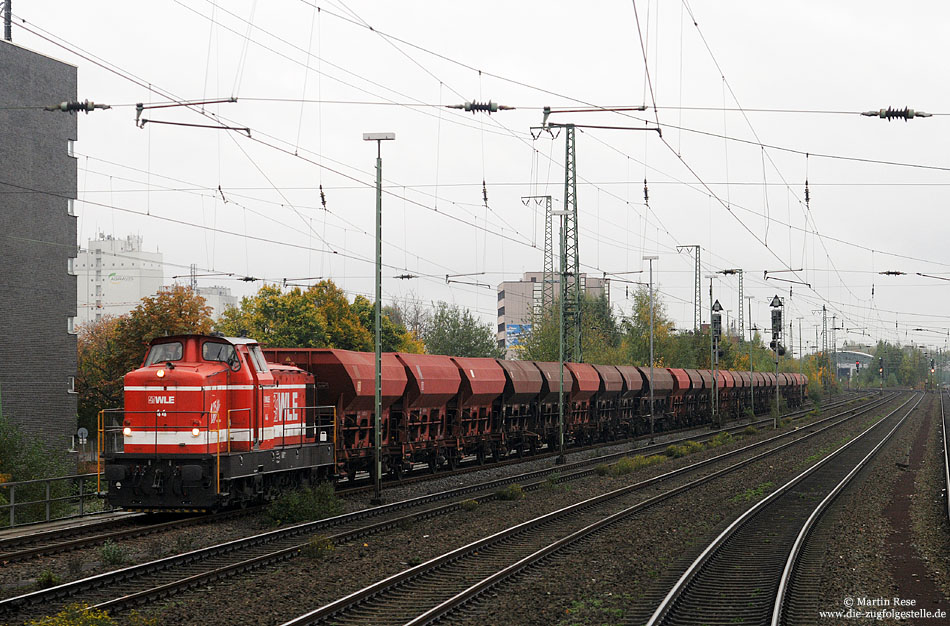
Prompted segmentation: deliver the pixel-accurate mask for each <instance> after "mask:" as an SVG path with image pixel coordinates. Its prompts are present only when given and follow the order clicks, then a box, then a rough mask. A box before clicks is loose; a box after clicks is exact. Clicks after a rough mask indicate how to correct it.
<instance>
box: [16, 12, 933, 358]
mask: <svg viewBox="0 0 950 626" xmlns="http://www.w3.org/2000/svg"><path fill="white" fill-rule="evenodd" d="M894 9H895V7H894V5H893V3H884V2H876V1H872V2H819V1H803V2H795V3H777V2H762V1H761V0H759V1H752V0H746V1H732V2H721V1H718V2H712V1H710V0H691V1H690V2H686V1H683V2H676V1H673V0H666V1H661V2H657V1H653V2H647V1H646V0H639V1H637V2H635V3H634V2H620V1H614V2H606V1H597V2H563V1H550V0H549V1H545V2H538V1H527V0H526V1H521V2H496V1H487V2H480V3H474V4H473V3H460V2H422V1H418V0H402V1H400V2H378V1H377V2H369V1H362V0H270V1H267V2H261V1H257V0H241V1H238V0H231V1H228V2H215V1H211V0H176V1H165V0H159V1H157V2H150V3H141V2H119V1H109V2H105V1H103V2H95V3H65V2H61V1H58V0H57V1H54V0H14V3H13V13H14V16H15V23H14V33H13V34H14V42H15V43H17V44H19V45H22V46H25V47H27V48H31V49H34V50H37V51H40V52H43V53H46V54H49V55H51V56H53V57H56V58H59V59H62V60H64V61H67V62H69V63H73V64H75V65H76V66H78V68H79V98H80V99H90V100H94V101H96V102H103V103H108V104H112V105H113V108H112V109H111V110H109V111H96V112H94V113H92V114H89V115H81V116H80V120H79V141H78V142H77V144H76V155H77V158H78V168H79V202H77V209H78V213H79V243H81V244H82V245H85V243H86V241H87V240H88V239H89V238H90V237H93V236H94V235H95V234H96V233H97V232H103V233H106V234H112V235H115V236H118V237H122V236H125V235H127V234H130V233H139V234H141V235H142V236H143V237H144V239H145V246H146V248H148V249H151V250H153V249H155V248H156V247H157V248H159V249H160V250H161V251H162V252H163V253H164V259H165V262H166V267H165V276H166V281H168V282H171V279H172V276H175V275H179V274H187V271H188V269H187V268H188V266H189V264H191V263H196V264H197V265H198V266H199V268H201V269H200V271H201V272H202V273H211V272H229V273H234V274H235V277H242V276H253V277H257V278H264V279H267V280H268V281H279V280H281V279H284V278H287V279H297V280H296V281H294V282H299V283H306V282H308V281H307V280H306V279H308V278H311V279H313V278H314V277H326V278H332V279H333V280H334V281H335V282H336V283H337V284H338V285H340V286H341V287H343V288H344V289H345V290H346V291H347V293H348V294H349V295H350V296H351V297H352V296H354V295H356V294H366V295H370V294H371V293H372V292H373V278H372V277H373V254H374V244H373V236H374V208H375V200H374V198H375V194H374V191H373V185H374V176H375V174H374V160H375V156H376V146H375V144H371V143H367V142H364V141H362V133H363V132H372V131H391V132H394V133H396V141H394V142H387V143H385V144H384V145H383V159H384V167H383V170H384V171H383V176H384V185H385V197H384V216H385V217H384V242H385V243H384V263H385V265H386V267H385V269H384V273H383V274H384V299H386V300H390V299H392V298H394V297H400V298H401V297H407V296H408V297H412V298H417V299H419V300H422V301H424V302H430V301H433V300H447V301H450V302H456V303H459V304H461V305H464V306H466V307H470V308H472V309H474V310H476V311H477V312H478V313H479V315H480V316H481V317H482V318H483V319H484V320H485V321H487V322H490V323H492V324H494V323H495V302H496V297H495V286H496V285H497V284H498V283H499V282H501V281H502V280H512V279H517V278H518V277H519V276H520V274H521V273H522V272H524V271H537V270H540V269H541V266H542V253H543V241H544V234H543V225H544V220H543V211H542V212H540V213H539V207H538V206H536V205H534V204H532V203H529V204H528V205H527V206H526V205H525V204H524V203H523V202H522V201H521V197H522V196H525V195H534V194H550V195H552V196H554V198H555V203H556V205H557V206H559V205H560V204H561V203H562V202H563V193H564V191H563V176H564V174H563V164H564V136H563V135H560V136H558V137H555V138H553V139H552V138H551V137H549V136H546V135H543V136H541V137H539V138H537V139H535V138H534V137H533V136H532V134H531V132H530V128H531V127H532V126H537V125H539V124H540V123H541V118H542V113H541V107H544V106H551V107H555V108H557V107H561V108H571V109H577V108H585V107H591V106H598V107H621V106H637V105H641V104H645V105H647V107H648V110H647V111H645V112H642V113H639V112H622V113H618V112H594V113H591V112H584V113H557V114H554V115H552V118H551V119H552V121H557V122H574V123H577V124H588V125H601V126H631V127H642V126H644V124H645V123H649V125H651V126H655V125H656V123H657V121H659V124H660V126H661V127H662V131H663V132H662V137H660V136H659V135H658V134H657V133H656V132H653V131H631V130H608V129H585V130H583V131H582V132H581V131H579V132H578V134H577V172H578V207H579V212H580V214H579V222H580V256H581V263H582V266H583V269H584V271H586V272H588V274H590V275H604V273H606V275H607V277H608V278H613V279H614V281H613V283H612V286H611V300H612V302H613V303H614V304H615V305H616V306H617V307H619V308H620V309H623V310H628V308H629V305H630V302H631V300H629V299H627V297H626V289H625V288H626V287H628V286H629V287H630V288H631V292H632V289H633V288H635V287H636V285H628V284H625V283H623V282H620V280H619V279H627V280H646V274H645V273H643V274H637V273H631V272H638V271H640V270H643V269H645V263H644V261H642V260H641V259H642V256H643V255H644V254H657V255H659V256H660V259H659V261H658V262H657V263H656V265H655V269H656V280H657V282H658V284H659V286H660V290H661V292H662V294H663V297H664V299H665V302H666V304H667V308H668V312H669V314H670V315H671V316H672V317H673V318H674V319H675V320H676V322H677V325H678V326H679V327H682V328H689V327H691V326H692V318H693V314H692V289H693V282H692V281H693V275H692V267H693V266H692V259H691V258H690V257H689V256H688V255H687V254H686V253H677V251H676V246H677V245H684V244H700V245H701V246H702V260H703V265H704V269H703V273H704V274H705V273H709V272H714V271H717V270H720V269H724V268H731V267H739V268H743V269H744V270H745V271H746V278H747V280H746V294H747V295H752V296H755V299H754V301H753V306H752V316H753V322H757V323H759V324H760V325H761V324H764V323H766V322H767V315H768V306H767V305H768V301H769V299H770V298H771V296H772V295H774V294H775V293H778V294H780V295H783V296H786V297H788V296H789V295H790V292H789V288H790V286H791V297H790V298H788V299H787V300H786V302H787V304H788V305H789V315H790V317H791V318H797V317H803V318H804V319H803V321H802V326H803V330H804V333H803V334H804V337H805V340H806V341H808V342H809V343H812V344H813V343H814V341H815V331H814V329H815V327H816V325H817V324H819V323H820V313H818V314H816V313H815V311H816V310H817V311H820V309H821V307H822V305H823V304H824V305H825V306H827V307H828V310H829V321H828V323H829V326H830V325H831V319H830V317H831V315H832V314H835V315H837V319H838V321H839V323H840V325H841V326H842V327H843V330H841V331H839V332H838V339H839V342H840V341H843V340H844V339H851V340H855V341H873V340H876V339H878V338H885V339H890V340H892V341H893V340H899V341H900V342H902V343H909V342H911V341H914V342H917V343H924V344H928V345H933V346H939V347H945V346H946V341H947V338H948V329H950V309H948V305H950V284H947V282H946V280H941V279H940V278H930V277H922V276H918V275H916V274H915V273H917V272H919V273H922V274H927V275H930V276H935V277H941V278H944V279H947V278H950V255H948V252H947V250H948V246H947V243H946V236H947V228H946V227H945V225H944V224H945V221H946V213H947V212H946V208H947V203H948V200H950V174H948V172H950V154H948V146H950V142H948V141H947V139H948V138H950V124H948V121H950V117H948V114H950V81H948V80H947V79H946V75H947V70H946V59H947V58H948V56H950V55H948V54H947V53H948V40H950V38H948V36H947V25H948V24H950V15H948V14H950V5H948V4H947V3H945V2H915V3H913V4H912V5H907V6H903V5H902V6H901V7H900V9H899V10H894ZM644 55H645V56H646V62H645V61H644ZM645 68H648V72H647V71H645ZM647 75H648V76H649V79H647ZM231 97H235V98H237V102H236V103H226V104H211V105H206V106H203V107H201V106H196V107H192V108H185V107H176V108H163V109H152V110H148V111H146V113H145V115H144V117H146V118H147V119H152V120H162V121H175V122H184V123H190V124H216V123H218V121H220V123H224V124H226V125H228V126H234V127H248V128H250V130H251V137H250V138H248V137H247V136H246V135H244V134H243V133H241V132H239V131H223V130H209V129H203V128H193V127H186V126H172V125H159V124H151V123H150V124H146V125H145V127H144V129H140V128H138V127H136V124H135V108H134V103H136V102H145V103H164V102H168V101H169V100H176V101H182V100H187V101H199V100H210V99H222V98H225V99H226V98H231ZM465 100H478V101H487V100H493V101H495V102H499V103H501V104H504V105H508V106H513V107H517V109H516V110H514V111H503V112H499V113H497V114H494V115H492V116H490V117H489V116H487V115H472V114H467V113H464V112H460V111H455V110H450V109H445V108H440V107H439V106H438V105H440V104H442V105H445V104H457V103H461V102H463V101H465ZM0 104H2V94H0ZM38 104H47V103H38ZM654 104H655V105H656V109H654ZM888 106H894V107H905V106H909V107H911V108H915V109H919V110H923V111H927V112H932V113H934V114H935V115H934V117H931V118H926V119H914V120H911V121H909V122H904V121H891V122H887V121H885V120H881V119H876V118H868V117H862V116H860V115H857V114H856V112H860V111H866V110H869V109H879V108H883V107H888ZM50 115H54V113H51V114H50ZM806 154H808V155H810V156H807V157H806ZM806 178H807V179H808V181H809V187H810V206H807V207H806V205H805V201H804V197H805V180H806ZM644 179H646V180H647V184H648V186H649V207H647V206H645V204H644V193H643V181H644ZM483 180H484V181H485V183H484V189H485V192H486V193H487V199H488V201H487V205H486V203H485V202H484V199H483V183H482V181H483ZM321 185H322V187H323V190H324V194H325V199H326V208H325V209H324V207H323V205H322V203H321V197H320V193H319V191H318V188H319V186H321ZM219 189H220V191H219ZM799 268H801V271H798V272H794V273H793V272H785V273H781V274H775V276H777V277H781V278H786V279H792V280H798V281H801V282H802V283H808V284H809V285H810V286H806V285H805V284H794V285H792V284H791V283H788V282H777V281H772V280H768V281H766V280H765V279H764V271H765V270H769V271H770V272H771V271H775V270H783V269H784V270H788V269H795V270H797V269H799ZM885 270H899V271H904V272H907V273H908V275H906V276H896V277H894V276H883V275H880V274H878V272H881V271H885ZM407 273H409V274H415V275H418V276H419V278H415V279H412V280H397V279H395V278H394V277H395V276H396V275H399V274H407ZM447 274H452V275H457V274H458V275H466V276H463V277H459V278H458V279H457V280H459V281H463V282H467V283H472V284H462V283H451V284H447V283H446V275H447ZM309 282H313V281H312V280H311V281H309ZM201 284H206V285H208V284H223V285H227V286H229V287H231V288H232V290H233V291H234V292H235V293H236V294H238V295H247V294H249V293H252V292H253V291H255V290H256V288H257V287H259V286H260V284H261V283H260V282H253V283H245V282H241V281H238V280H236V279H235V278H227V277H209V278H202V279H201ZM484 285H488V286H489V287H486V286H484ZM708 289H709V281H708V280H705V279H704V280H703V288H702V290H703V301H704V308H705V309H708V305H709V303H708V300H707V297H708V296H707V294H708ZM714 289H715V296H716V297H717V298H718V299H719V300H720V301H721V302H722V304H723V306H725V307H726V308H727V309H729V310H730V311H731V318H732V319H734V317H735V315H736V310H737V308H738V293H737V283H736V280H735V279H734V278H733V277H722V278H721V279H719V280H717V281H715V284H714ZM872 294H873V295H872ZM743 311H744V315H747V313H745V306H744V307H743ZM705 317H706V318H708V313H706V314H705ZM915 328H916V329H921V328H922V329H925V330H913V329H915ZM795 332H796V334H797V332H798V328H797V325H796V327H795ZM794 343H795V351H796V352H797V351H798V350H797V344H798V339H797V337H796V339H795V342H794Z"/></svg>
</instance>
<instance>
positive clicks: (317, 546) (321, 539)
mask: <svg viewBox="0 0 950 626" xmlns="http://www.w3.org/2000/svg"><path fill="white" fill-rule="evenodd" d="M334 549H335V546H334V545H333V541H331V540H330V539H328V538H327V537H325V536H323V535H314V536H313V537H311V538H310V540H309V541H307V545H306V546H304V548H303V550H301V552H302V553H303V555H304V556H307V557H309V558H311V559H314V560H317V561H322V560H323V559H325V558H326V557H327V556H329V555H330V553H331V552H333V550H334Z"/></svg>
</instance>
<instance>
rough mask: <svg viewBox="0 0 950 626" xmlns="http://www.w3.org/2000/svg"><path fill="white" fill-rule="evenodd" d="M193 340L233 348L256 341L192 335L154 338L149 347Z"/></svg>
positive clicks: (241, 338) (245, 338) (244, 338)
mask: <svg viewBox="0 0 950 626" xmlns="http://www.w3.org/2000/svg"><path fill="white" fill-rule="evenodd" d="M193 338H200V339H213V340H215V341H222V342H226V343H230V344H232V345H235V346H245V345H249V344H256V343H257V339H251V338H250V337H224V336H220V335H197V334H192V335H168V336H167V337H156V338H155V339H152V341H151V343H150V345H154V344H156V343H164V342H166V341H175V340H177V341H183V340H185V339H193Z"/></svg>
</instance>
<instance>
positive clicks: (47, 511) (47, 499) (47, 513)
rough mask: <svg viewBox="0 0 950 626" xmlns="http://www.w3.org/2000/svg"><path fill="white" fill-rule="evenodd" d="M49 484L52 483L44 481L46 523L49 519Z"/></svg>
mask: <svg viewBox="0 0 950 626" xmlns="http://www.w3.org/2000/svg"><path fill="white" fill-rule="evenodd" d="M51 482H52V481H50V480H47V481H46V521H47V522H48V521H49V517H50V501H49V491H50V489H49V486H50V483H51Z"/></svg>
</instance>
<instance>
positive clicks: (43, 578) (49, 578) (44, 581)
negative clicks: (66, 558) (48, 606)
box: [36, 569, 59, 589]
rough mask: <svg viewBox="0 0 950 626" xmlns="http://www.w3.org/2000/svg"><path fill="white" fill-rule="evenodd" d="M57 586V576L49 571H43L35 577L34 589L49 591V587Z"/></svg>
mask: <svg viewBox="0 0 950 626" xmlns="http://www.w3.org/2000/svg"><path fill="white" fill-rule="evenodd" d="M58 584H59V576H57V575H56V574H54V573H53V570H51V569H44V570H43V571H42V572H40V575H39V576H37V577H36V588H37V589H49V588H50V587H55V586H56V585H58Z"/></svg>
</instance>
